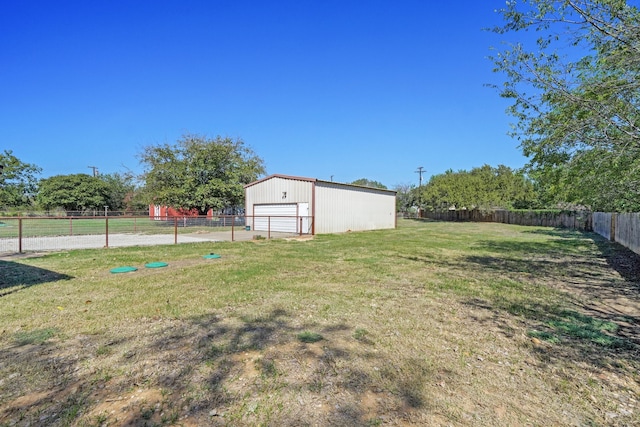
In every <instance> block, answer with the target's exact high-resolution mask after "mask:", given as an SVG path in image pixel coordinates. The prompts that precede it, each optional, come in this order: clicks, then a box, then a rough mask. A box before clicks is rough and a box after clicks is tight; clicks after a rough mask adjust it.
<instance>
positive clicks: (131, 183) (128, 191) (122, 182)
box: [99, 172, 148, 212]
mask: <svg viewBox="0 0 640 427" xmlns="http://www.w3.org/2000/svg"><path fill="white" fill-rule="evenodd" d="M99 178H100V179H101V180H102V181H104V182H105V183H106V184H107V186H108V188H109V194H108V197H107V203H106V204H107V205H108V206H109V209H111V210H113V211H129V212H133V211H138V210H141V209H140V208H141V207H143V206H140V205H139V204H138V203H136V202H137V200H138V193H139V189H138V186H137V185H136V176H135V175H134V174H133V173H131V172H123V173H120V172H114V173H111V174H104V175H99ZM147 207H148V205H147V206H144V208H145V209H146V208H147Z"/></svg>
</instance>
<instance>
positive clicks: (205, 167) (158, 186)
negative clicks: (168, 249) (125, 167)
mask: <svg viewBox="0 0 640 427" xmlns="http://www.w3.org/2000/svg"><path fill="white" fill-rule="evenodd" d="M139 157H140V161H141V163H142V164H144V166H145V173H144V181H145V188H144V191H145V194H146V198H147V200H148V202H149V203H153V204H160V205H166V206H171V207H174V208H179V209H193V208H196V209H198V211H199V212H201V213H205V212H207V211H208V210H209V209H214V210H215V211H220V210H221V209H223V208H225V207H236V206H241V205H242V204H243V203H244V185H245V184H249V183H250V182H253V181H255V180H256V179H258V177H259V176H260V175H263V174H264V173H265V169H264V163H263V161H262V159H261V158H260V157H258V156H257V155H256V154H255V153H254V152H253V150H251V149H250V148H249V147H247V146H246V145H245V143H244V141H242V140H241V139H231V138H222V137H220V136H217V137H215V138H208V137H205V136H201V135H191V134H187V135H184V136H183V137H182V138H181V139H179V140H178V141H177V143H176V144H163V145H154V146H148V147H145V148H144V150H143V152H142V153H141V154H140V156H139Z"/></svg>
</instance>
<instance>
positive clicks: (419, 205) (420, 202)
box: [416, 166, 426, 218]
mask: <svg viewBox="0 0 640 427" xmlns="http://www.w3.org/2000/svg"><path fill="white" fill-rule="evenodd" d="M425 172H426V170H424V168H423V167H422V166H419V167H418V170H417V171H416V173H417V174H418V175H419V176H420V181H419V184H418V218H422V207H421V205H422V195H421V194H420V193H421V190H422V174H423V173H425Z"/></svg>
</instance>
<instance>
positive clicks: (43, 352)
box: [0, 308, 430, 426]
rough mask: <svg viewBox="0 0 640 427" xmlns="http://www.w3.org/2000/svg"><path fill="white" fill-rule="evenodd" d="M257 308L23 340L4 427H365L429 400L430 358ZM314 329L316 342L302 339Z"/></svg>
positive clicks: (0, 361) (4, 353)
mask: <svg viewBox="0 0 640 427" xmlns="http://www.w3.org/2000/svg"><path fill="white" fill-rule="evenodd" d="M260 312H261V313H257V314H256V315H251V316H246V317H243V318H224V317H222V316H219V315H214V314H211V315H206V316H198V317H193V318H187V319H171V318H158V319H141V320H139V321H137V325H135V326H134V325H132V326H131V328H130V329H128V330H127V331H125V332H120V333H119V334H118V336H117V337H114V334H112V333H110V334H107V335H108V336H102V335H96V336H83V337H75V338H72V339H63V337H60V336H59V332H56V331H40V332H38V333H36V332H34V333H32V334H30V335H29V337H22V339H21V338H20V337H18V336H16V337H14V343H15V345H14V346H13V347H11V348H5V349H0V374H2V375H4V376H5V378H10V379H11V380H13V381H15V383H14V384H11V387H9V384H7V383H5V384H4V385H2V384H0V392H2V393H0V395H2V396H3V406H4V409H3V410H0V425H2V424H3V423H8V424H12V423H17V424H18V425H20V423H23V424H28V423H31V425H34V424H38V423H44V424H61V425H67V424H74V425H75V424H78V423H80V424H82V423H84V424H83V425H85V424H86V425H94V424H95V425H100V424H102V423H105V422H106V423H110V424H111V423H113V424H114V425H124V426H146V425H173V424H180V423H183V422H186V423H187V424H189V425H213V426H215V425H262V424H264V425H353V426H369V425H377V424H379V423H380V422H381V418H379V416H382V415H383V414H384V416H386V417H389V416H390V415H389V414H392V415H393V413H394V411H396V413H398V414H403V415H398V416H406V412H407V411H411V410H419V409H421V408H424V407H425V406H426V405H427V404H428V402H427V398H426V397H425V396H424V384H425V382H426V381H428V380H429V375H430V371H429V368H428V367H427V366H426V365H425V362H424V361H423V360H413V359H406V358H402V357H398V359H397V360H396V361H394V362H393V363H391V362H390V361H388V360H381V359H380V358H381V356H380V355H378V354H377V353H376V352H374V351H371V347H372V346H375V344H367V343H362V342H360V341H359V340H357V339H355V338H353V336H352V335H353V331H354V330H355V328H354V327H353V326H351V325H349V324H347V323H344V322H342V323H334V324H326V325H318V324H316V323H299V321H298V320H294V316H292V315H291V314H290V313H289V312H287V311H286V310H284V309H280V308H275V309H273V310H271V311H267V312H264V311H263V310H260ZM308 331H311V332H313V333H315V334H316V335H317V336H318V337H319V338H318V339H317V340H314V342H305V340H304V339H301V337H302V336H306V335H304V334H303V332H308ZM371 364H375V365H377V366H381V367H382V369H381V371H380V372H379V373H376V372H374V371H368V369H367V368H366V367H367V366H371ZM3 387H4V390H3ZM371 396H373V397H376V398H372V399H370V403H369V404H367V405H365V404H363V401H365V400H367V399H366V397H371ZM371 402H373V403H371ZM319 408H320V409H319ZM407 408H409V409H407Z"/></svg>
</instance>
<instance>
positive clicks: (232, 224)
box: [231, 215, 247, 242]
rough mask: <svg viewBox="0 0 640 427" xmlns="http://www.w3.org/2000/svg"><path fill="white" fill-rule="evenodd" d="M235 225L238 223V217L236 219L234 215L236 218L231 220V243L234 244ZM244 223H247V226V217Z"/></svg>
mask: <svg viewBox="0 0 640 427" xmlns="http://www.w3.org/2000/svg"><path fill="white" fill-rule="evenodd" d="M235 223H236V217H235V215H234V216H233V217H232V218H231V241H232V242H233V238H234V236H233V231H234V225H235ZM244 223H245V224H246V223H247V218H246V217H245V219H244Z"/></svg>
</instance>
